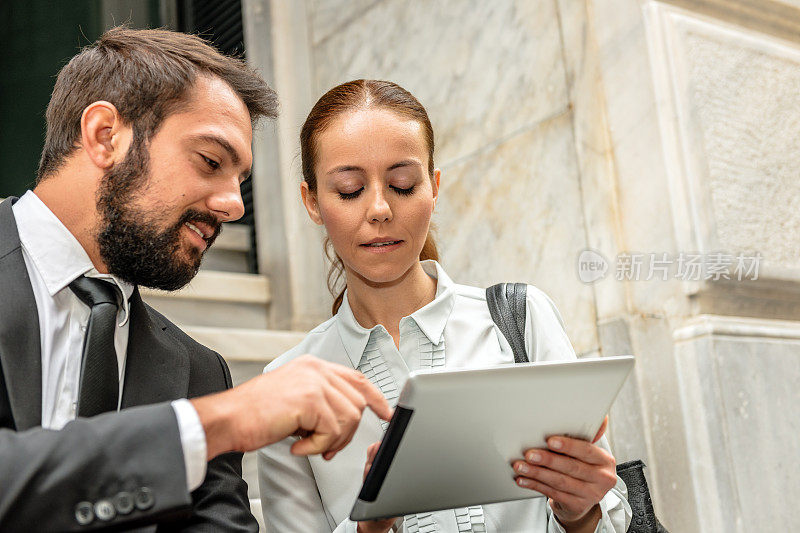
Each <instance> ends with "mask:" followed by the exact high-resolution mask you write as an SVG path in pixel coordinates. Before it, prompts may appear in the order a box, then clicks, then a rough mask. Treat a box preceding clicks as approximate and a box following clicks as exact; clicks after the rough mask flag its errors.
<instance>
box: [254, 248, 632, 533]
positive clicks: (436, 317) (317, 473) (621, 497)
mask: <svg viewBox="0 0 800 533" xmlns="http://www.w3.org/2000/svg"><path fill="white" fill-rule="evenodd" d="M422 266H423V268H424V270H425V272H426V273H427V274H428V275H429V276H431V277H432V278H434V279H437V288H436V297H435V299H434V300H433V301H432V302H431V303H429V304H428V305H426V306H424V307H423V308H421V309H419V310H417V311H415V312H414V313H412V314H411V315H410V316H407V317H404V318H403V319H402V320H400V342H399V346H400V348H399V350H398V348H397V346H396V345H395V344H394V340H393V339H392V337H391V335H389V333H388V332H387V331H386V329H385V328H384V327H383V326H382V325H377V326H375V327H373V328H371V329H366V328H364V327H362V326H361V325H360V324H359V323H358V322H357V321H356V320H355V318H354V317H353V313H352V311H351V309H350V306H349V303H348V301H347V295H346V294H345V298H344V301H343V303H342V306H341V308H340V309H339V312H338V313H337V314H336V316H334V317H333V318H331V319H330V320H328V321H326V322H325V323H323V324H321V325H319V326H318V327H316V328H315V329H314V330H312V331H311V332H310V333H309V334H308V336H307V337H306V338H305V339H304V340H303V341H302V342H301V343H300V344H299V345H298V346H296V347H295V348H293V349H292V350H290V351H288V352H286V353H285V354H283V355H282V356H281V357H279V358H278V359H276V360H275V361H273V362H272V363H270V364H269V365H268V366H267V368H266V369H265V371H266V372H268V371H270V370H272V369H274V368H276V367H277V366H280V365H282V364H284V363H286V362H287V361H289V360H291V359H292V358H294V357H297V356H300V355H302V354H304V353H311V354H314V355H316V356H318V357H321V358H324V359H327V360H329V361H333V362H336V363H340V364H344V365H348V366H351V367H352V368H360V369H362V370H365V368H366V371H365V375H367V376H368V377H370V379H371V380H373V381H374V382H376V381H377V382H379V388H381V390H382V391H383V392H384V395H385V396H386V397H387V400H389V403H390V404H396V403H397V391H399V390H400V389H402V387H403V385H404V384H405V381H406V380H407V379H408V375H409V373H410V372H411V371H412V370H416V369H419V368H435V367H439V368H464V367H476V366H489V365H500V364H514V355H513V352H512V350H511V347H510V346H509V344H508V342H507V341H506V339H505V337H504V336H503V334H502V333H501V332H500V331H499V329H497V327H496V326H495V324H494V322H493V321H492V318H491V315H490V313H489V308H488V307H487V305H486V294H485V291H484V289H479V288H476V287H467V286H463V285H457V284H455V283H453V282H452V281H451V280H450V278H449V277H448V276H447V274H445V272H444V271H443V270H442V268H441V266H440V265H439V264H438V263H436V262H435V261H424V262H423V263H422ZM526 318H527V322H526V329H525V342H526V349H527V352H528V355H529V357H530V358H531V360H533V361H548V360H550V361H552V360H565V359H575V357H576V356H575V352H574V350H573V348H572V345H571V344H570V342H569V339H568V338H567V334H566V332H565V331H564V325H563V322H562V320H561V317H560V315H559V314H558V311H557V310H556V308H555V306H554V304H553V302H552V301H551V300H550V299H549V298H548V297H547V295H545V294H544V293H543V292H542V291H540V290H538V289H537V288H535V287H532V286H528V297H527V316H526ZM378 354H379V355H380V357H378ZM369 361H374V362H375V364H376V365H378V366H374V367H371V365H370V364H369ZM387 367H388V371H389V373H390V374H391V377H389V376H388V375H387V374H386V368H387ZM390 378H393V379H390ZM386 383H389V384H388V385H386ZM395 388H396V389H397V391H396V390H395ZM382 433H383V427H382V424H381V423H380V420H379V419H378V418H377V417H376V416H375V415H374V414H373V413H372V412H371V411H369V410H366V411H365V412H364V417H363V419H362V422H361V424H360V425H359V427H358V430H357V431H356V434H355V436H354V437H353V440H352V442H351V443H350V444H349V445H348V446H347V447H345V448H344V449H343V450H342V451H340V452H339V453H338V454H337V455H336V457H334V458H333V459H332V460H331V461H324V460H323V459H321V458H320V457H316V456H314V457H298V456H294V455H292V454H291V453H290V451H289V447H290V446H291V445H292V443H293V442H294V441H295V440H296V439H295V438H289V439H285V440H284V441H281V442H279V443H277V444H274V445H272V446H268V447H266V448H262V449H261V450H259V452H258V456H259V484H260V487H261V501H262V507H263V511H264V520H265V523H266V525H267V530H268V531H336V532H355V531H356V524H355V523H354V522H352V521H350V520H349V519H348V518H347V517H348V516H349V514H350V510H351V508H352V506H353V503H354V502H355V501H356V497H357V496H358V492H359V490H360V488H361V483H362V477H363V469H364V462H365V459H366V450H367V447H368V446H369V445H370V444H372V443H374V442H376V441H378V440H380V439H381V437H382ZM598 444H599V445H600V446H602V447H604V448H606V449H608V444H607V441H606V439H605V437H604V438H603V439H601V440H600V441H599V443H598ZM512 477H513V472H512V471H511V470H510V469H509V479H511V478H512ZM600 508H601V511H602V518H601V520H600V522H599V523H598V525H597V528H596V531H597V532H598V533H601V532H602V533H612V532H616V533H624V532H625V530H626V528H627V525H628V523H629V522H630V519H631V508H630V505H629V504H628V501H627V489H626V487H625V484H624V482H623V481H622V480H621V479H619V478H618V479H617V485H616V486H615V487H614V488H613V489H612V490H611V491H609V492H608V493H607V494H606V496H605V497H604V498H603V499H602V501H601V502H600ZM470 520H471V521H472V523H471V524H470V523H469V521H470ZM465 521H466V522H467V523H465ZM423 522H424V524H423ZM401 530H402V531H407V532H409V533H412V532H415V531H424V532H428V531H430V532H433V531H438V532H444V533H457V532H461V531H475V532H477V531H490V532H523V531H525V532H537V531H539V532H548V533H556V532H558V533H563V532H564V529H563V528H562V527H561V525H560V524H559V523H558V521H557V520H556V519H555V517H554V515H553V512H552V510H551V508H550V506H549V505H548V503H547V499H546V498H541V497H540V498H532V499H528V500H520V501H513V502H504V503H495V504H490V505H483V506H475V507H474V508H473V507H470V508H468V509H459V510H455V511H454V510H447V511H439V512H435V513H425V514H420V515H415V516H409V517H406V519H405V520H404V521H403V524H402V527H401Z"/></svg>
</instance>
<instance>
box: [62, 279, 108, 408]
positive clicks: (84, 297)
mask: <svg viewBox="0 0 800 533" xmlns="http://www.w3.org/2000/svg"><path fill="white" fill-rule="evenodd" d="M69 288H70V289H72V292H74V293H75V295H76V296H77V297H78V298H79V299H80V300H81V301H82V302H83V303H85V304H86V305H88V306H89V307H90V308H91V314H90V315H89V325H88V326H87V328H86V337H85V338H84V339H83V359H82V360H81V381H80V383H81V384H80V392H79V395H78V416H94V415H99V414H100V413H105V412H107V411H116V410H117V403H118V399H119V369H118V366H117V351H116V349H115V348H114V331H115V330H116V322H117V290H116V287H115V286H114V285H112V284H111V283H108V282H105V281H103V280H99V279H95V278H87V277H84V276H81V277H79V278H78V279H76V280H75V281H73V282H72V283H70V284H69Z"/></svg>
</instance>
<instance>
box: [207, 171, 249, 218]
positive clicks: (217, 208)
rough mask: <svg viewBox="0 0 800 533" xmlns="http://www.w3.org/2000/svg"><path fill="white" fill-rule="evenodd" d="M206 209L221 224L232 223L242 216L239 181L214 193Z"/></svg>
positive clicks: (242, 202)
mask: <svg viewBox="0 0 800 533" xmlns="http://www.w3.org/2000/svg"><path fill="white" fill-rule="evenodd" d="M207 205H208V208H209V209H210V210H211V211H213V212H214V214H215V215H216V216H217V218H219V219H220V221H222V222H233V221H234V220H239V219H240V218H242V217H243V216H244V201H243V200H242V191H241V185H240V184H239V180H238V179H236V180H235V181H234V182H233V183H230V184H227V186H226V187H224V188H221V189H220V190H217V191H215V192H214V193H213V194H212V195H211V197H210V198H209V199H208V202H207Z"/></svg>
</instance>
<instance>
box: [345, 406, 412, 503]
mask: <svg viewBox="0 0 800 533" xmlns="http://www.w3.org/2000/svg"><path fill="white" fill-rule="evenodd" d="M413 414H414V410H413V409H408V408H406V407H400V406H399V405H398V406H397V408H396V409H395V412H394V416H392V420H391V421H390V422H389V427H388V428H387V429H386V435H384V437H383V440H382V441H381V445H380V447H379V448H378V453H377V454H376V455H375V460H374V461H373V463H372V467H371V468H370V469H369V472H368V473H367V477H366V478H365V479H364V485H363V486H362V487H361V492H360V493H359V495H358V499H359V500H362V501H365V502H374V501H375V500H376V499H377V498H378V493H379V492H380V490H381V486H383V481H384V480H385V479H386V474H387V473H388V472H389V466H391V464H392V460H393V459H394V455H395V453H397V448H398V447H399V446H400V441H401V440H402V439H403V435H404V434H405V431H406V428H407V427H408V422H409V421H410V420H411V415H413Z"/></svg>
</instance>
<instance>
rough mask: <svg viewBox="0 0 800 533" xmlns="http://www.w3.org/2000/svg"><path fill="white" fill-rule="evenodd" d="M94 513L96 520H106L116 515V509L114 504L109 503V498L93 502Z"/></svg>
mask: <svg viewBox="0 0 800 533" xmlns="http://www.w3.org/2000/svg"><path fill="white" fill-rule="evenodd" d="M94 514H95V516H96V517H97V518H98V520H102V521H103V522H108V521H109V520H111V519H112V518H114V517H115V516H117V510H116V509H114V504H113V503H111V500H100V501H99V502H97V503H96V504H94Z"/></svg>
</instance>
